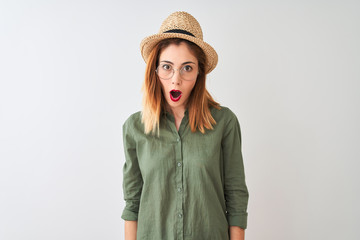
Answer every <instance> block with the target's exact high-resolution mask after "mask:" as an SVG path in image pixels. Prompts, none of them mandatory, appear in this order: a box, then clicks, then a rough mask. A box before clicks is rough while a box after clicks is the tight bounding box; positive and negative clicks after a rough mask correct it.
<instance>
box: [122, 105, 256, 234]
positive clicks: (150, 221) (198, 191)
mask: <svg viewBox="0 0 360 240" xmlns="http://www.w3.org/2000/svg"><path fill="white" fill-rule="evenodd" d="M211 114H212V116H213V117H214V119H215V120H216V125H214V129H213V130H206V132H205V134H202V133H201V132H199V131H196V132H194V133H193V132H191V130H190V126H189V122H188V112H187V111H185V116H184V118H183V119H182V122H181V125H180V128H179V131H177V130H176V127H175V120H174V117H173V115H172V114H170V113H166V112H165V113H164V114H163V115H162V118H161V121H160V137H157V136H153V135H151V134H149V135H146V134H144V126H143V124H142V123H141V112H137V113H134V114H133V115H131V116H130V117H129V118H128V119H127V120H126V122H125V123H124V125H123V139H124V141H123V142H124V152H125V159H126V161H125V164H124V166H123V192H124V199H125V201H126V206H125V208H124V210H123V213H122V216H121V218H122V219H124V220H137V221H138V222H137V224H138V225H137V239H147V240H148V239H154V240H161V239H165V240H173V239H177V240H179V239H181V240H183V239H193V240H202V239H219V240H227V239H229V232H228V229H229V226H240V227H241V228H243V229H245V228H246V225H247V204H248V197H249V194H248V190H247V186H246V183H245V174H244V165H243V158H242V152H241V133H240V125H239V122H238V119H237V117H236V116H235V114H234V113H233V112H232V111H231V110H230V109H228V108H226V107H222V108H221V109H220V110H218V109H215V108H212V109H211Z"/></svg>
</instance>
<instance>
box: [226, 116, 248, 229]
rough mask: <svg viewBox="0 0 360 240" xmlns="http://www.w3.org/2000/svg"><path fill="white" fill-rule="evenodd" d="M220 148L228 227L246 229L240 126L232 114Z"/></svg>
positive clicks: (245, 197)
mask: <svg viewBox="0 0 360 240" xmlns="http://www.w3.org/2000/svg"><path fill="white" fill-rule="evenodd" d="M222 148H223V157H224V194H225V201H226V217H227V221H228V224H229V226H239V227H241V228H242V229H246V227H247V216H248V213H247V205H248V198H249V192H248V189H247V186H246V183H245V172H244V163H243V157H242V152H241V133H240V125H239V122H238V119H237V117H236V115H235V114H234V113H232V112H231V117H230V121H229V122H228V124H227V126H226V128H225V131H224V135H223V139H222Z"/></svg>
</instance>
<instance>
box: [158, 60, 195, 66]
mask: <svg viewBox="0 0 360 240" xmlns="http://www.w3.org/2000/svg"><path fill="white" fill-rule="evenodd" d="M161 62H166V63H170V64H172V65H174V63H173V62H170V61H167V60H163V61H161ZM189 63H192V64H196V63H194V62H191V61H188V62H184V63H182V64H181V65H184V64H189Z"/></svg>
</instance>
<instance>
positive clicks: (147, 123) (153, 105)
mask: <svg viewBox="0 0 360 240" xmlns="http://www.w3.org/2000/svg"><path fill="white" fill-rule="evenodd" d="M182 42H185V43H186V44H187V46H188V47H189V50H190V51H191V52H192V53H193V54H194V55H195V57H196V58H197V60H198V64H199V74H198V76H197V79H196V83H195V86H194V88H193V89H192V91H191V94H190V96H189V99H188V101H187V106H186V107H187V108H188V114H189V125H190V129H191V131H192V132H195V131H196V130H199V131H200V132H201V133H205V129H213V125H215V124H216V121H215V119H214V118H213V117H212V115H211V112H210V107H215V108H217V109H220V104H219V103H217V102H215V100H214V99H213V98H212V97H211V95H210V93H209V92H208V91H207V90H206V72H205V66H206V56H205V54H204V52H203V50H202V49H201V48H200V47H198V46H197V45H196V44H194V43H192V42H190V41H188V40H185V39H180V38H169V39H164V40H162V41H160V42H159V43H158V44H157V45H156V46H155V47H154V48H153V50H152V51H151V53H150V55H149V57H148V60H147V65H146V71H145V80H144V84H143V87H142V91H143V110H142V119H141V120H142V123H143V124H144V127H145V129H144V131H145V134H148V133H150V132H151V133H153V134H155V133H156V132H157V133H158V134H159V128H160V117H161V114H162V112H163V111H165V107H166V99H165V97H164V96H163V94H162V90H161V82H160V79H159V77H158V76H157V74H156V72H155V70H156V68H157V66H158V64H159V56H160V53H161V51H162V50H163V49H165V48H166V47H168V46H169V45H170V44H176V45H179V44H180V43H182Z"/></svg>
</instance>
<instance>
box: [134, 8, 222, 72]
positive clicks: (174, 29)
mask: <svg viewBox="0 0 360 240" xmlns="http://www.w3.org/2000/svg"><path fill="white" fill-rule="evenodd" d="M167 38H182V39H186V40H189V41H190V42H193V43H195V44H196V45H198V46H199V47H200V48H201V49H202V50H203V51H204V53H205V55H206V58H207V67H206V73H209V72H211V71H212V70H213V69H214V68H215V67H216V64H217V61H218V55H217V53H216V51H215V50H214V49H213V48H212V47H211V46H210V45H209V44H207V43H206V42H204V41H203V33H202V30H201V27H200V24H199V23H198V21H197V20H196V19H195V18H194V17H193V16H191V15H190V14H189V13H187V12H174V13H172V14H171V15H170V16H168V17H167V18H166V19H165V20H164V22H163V23H162V25H161V27H160V31H159V33H158V34H155V35H151V36H149V37H146V38H144V39H143V40H142V41H141V44H140V50H141V55H142V57H143V59H144V60H145V62H147V59H148V57H149V55H150V52H151V50H152V49H153V48H154V47H155V45H156V44H157V43H158V42H160V41H161V40H163V39H167Z"/></svg>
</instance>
